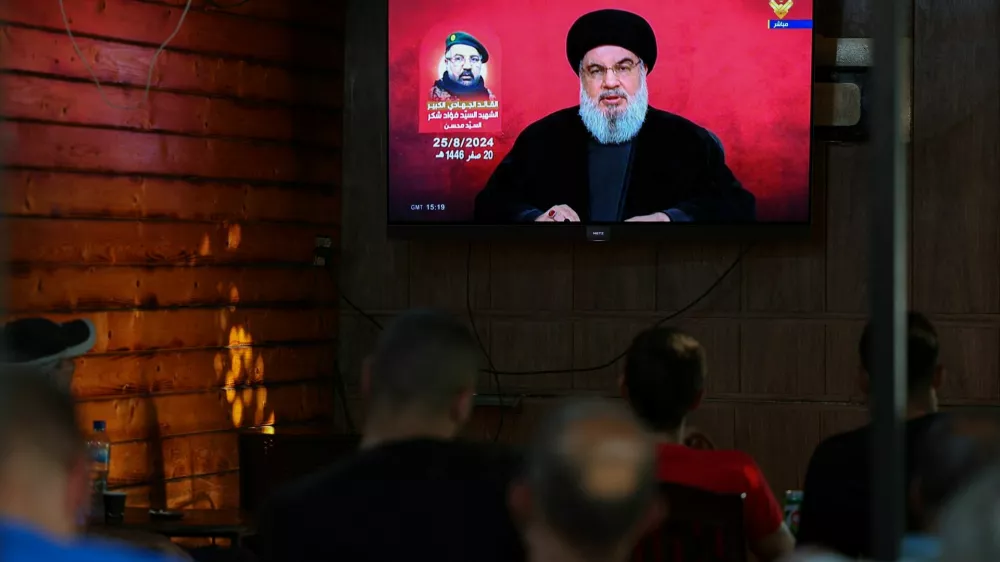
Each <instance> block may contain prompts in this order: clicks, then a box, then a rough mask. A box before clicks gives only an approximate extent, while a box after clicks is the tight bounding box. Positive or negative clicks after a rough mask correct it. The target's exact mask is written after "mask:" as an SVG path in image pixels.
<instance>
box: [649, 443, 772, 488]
mask: <svg viewBox="0 0 1000 562" xmlns="http://www.w3.org/2000/svg"><path fill="white" fill-rule="evenodd" d="M658 456H659V466H660V469H659V475H660V480H662V481H665V482H675V483H678V484H683V485H687V486H693V487H696V488H703V489H707V490H711V491H714V492H718V493H742V492H747V491H750V490H752V489H755V488H761V487H763V486H764V485H765V483H766V481H765V478H764V475H763V473H762V472H761V470H760V468H758V466H757V463H756V461H754V459H753V457H752V456H750V455H749V454H747V453H744V452H743V451H736V450H731V449H691V448H688V447H684V446H681V445H665V446H660V448H659V455H658Z"/></svg>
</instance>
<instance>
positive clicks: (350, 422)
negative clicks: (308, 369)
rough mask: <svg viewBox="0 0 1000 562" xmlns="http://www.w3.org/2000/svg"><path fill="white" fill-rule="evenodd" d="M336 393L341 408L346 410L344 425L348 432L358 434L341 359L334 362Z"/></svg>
mask: <svg viewBox="0 0 1000 562" xmlns="http://www.w3.org/2000/svg"><path fill="white" fill-rule="evenodd" d="M333 377H334V384H335V386H334V391H335V392H336V394H337V395H338V396H339V397H340V407H341V408H343V410H344V423H346V424H347V431H349V432H350V433H351V434H352V435H353V434H355V433H357V427H356V426H355V425H354V417H353V416H351V409H350V408H349V407H348V406H347V385H345V384H344V373H343V372H342V371H341V370H340V359H339V358H338V359H336V360H334V362H333Z"/></svg>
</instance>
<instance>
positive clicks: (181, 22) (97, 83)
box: [59, 0, 194, 111]
mask: <svg viewBox="0 0 1000 562" xmlns="http://www.w3.org/2000/svg"><path fill="white" fill-rule="evenodd" d="M193 3H194V0H187V4H185V5H184V11H182V12H181V17H180V19H178V20H177V27H175V28H174V31H173V33H171V34H170V35H169V36H168V37H167V38H166V40H165V41H163V43H161V44H160V46H159V47H158V48H157V49H156V52H155V53H153V58H152V59H151V60H150V61H149V73H148V74H147V75H146V87H145V88H144V89H143V92H142V100H141V101H139V103H138V104H136V105H118V104H116V103H113V102H112V101H111V100H110V99H108V96H107V93H106V92H105V91H104V86H103V85H102V84H101V79H100V78H98V77H97V72H96V71H94V67H93V66H91V65H90V62H89V61H87V57H85V56H83V51H82V50H80V45H78V44H77V42H76V36H74V35H73V29H72V28H71V26H70V23H69V16H68V15H66V3H65V0H59V11H60V12H61V13H62V20H63V25H64V26H65V27H66V34H67V35H69V42H70V43H71V44H72V45H73V50H74V51H76V56H77V57H79V58H80V62H82V63H83V66H85V67H86V68H87V72H88V73H90V77H91V78H92V79H93V80H94V85H95V86H97V93H98V94H100V96H101V101H103V102H104V104H105V105H107V106H108V107H110V108H112V109H123V110H127V111H132V110H136V109H140V108H141V107H142V106H143V105H145V104H146V102H147V101H149V90H150V88H152V86H153V71H154V70H156V61H157V60H158V59H159V58H160V55H161V54H162V53H163V50H164V49H166V48H167V45H169V44H170V42H171V41H173V40H174V37H177V34H178V33H180V31H181V26H182V25H184V18H186V17H187V15H188V12H190V11H191V4H193Z"/></svg>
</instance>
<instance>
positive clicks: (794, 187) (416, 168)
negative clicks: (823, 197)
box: [387, 0, 813, 239]
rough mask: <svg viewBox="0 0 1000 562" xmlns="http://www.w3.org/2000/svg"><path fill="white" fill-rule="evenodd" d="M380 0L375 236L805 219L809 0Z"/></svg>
mask: <svg viewBox="0 0 1000 562" xmlns="http://www.w3.org/2000/svg"><path fill="white" fill-rule="evenodd" d="M388 3H389V6H388V13H389V22H388V41H389V44H388V56H389V60H388V88H389V92H388V104H389V107H388V126H389V131H388V143H387V144H388V209H387V212H388V224H389V230H390V234H391V235H400V236H408V235H415V234H417V233H419V232H436V233H440V234H443V235H446V236H449V237H454V236H456V235H458V236H460V235H461V232H462V231H465V232H468V233H470V234H471V233H483V232H488V233H492V234H493V235H495V236H501V237H502V236H503V235H504V233H507V234H511V233H517V234H526V235H527V236H529V237H533V238H534V237H538V238H544V237H545V236H546V233H557V232H558V233H559V235H560V236H566V235H570V236H581V237H582V236H586V235H588V234H592V235H594V236H596V237H597V238H598V239H600V238H601V236H608V235H609V234H614V235H616V236H617V235H628V234H630V233H632V234H634V233H637V232H641V233H643V235H644V236H656V235H658V234H663V235H668V234H669V233H671V232H680V231H685V230H692V229H699V228H698V227H710V228H712V229H719V228H723V229H725V228H728V229H731V230H735V231H744V230H745V229H746V228H747V227H750V228H759V227H761V226H765V225H766V226H772V227H773V226H807V225H808V224H809V222H810V209H811V204H810V193H811V189H810V183H811V182H810V179H811V178H810V175H811V155H812V146H811V144H812V134H811V121H812V89H813V71H812V54H813V30H812V27H813V26H812V18H813V6H812V0H716V1H713V2H697V1H687V0H685V1H680V2H664V1H663V0H504V1H502V2H479V3H475V2H473V3H470V2H467V1H464V0H388ZM734 227H735V228H734Z"/></svg>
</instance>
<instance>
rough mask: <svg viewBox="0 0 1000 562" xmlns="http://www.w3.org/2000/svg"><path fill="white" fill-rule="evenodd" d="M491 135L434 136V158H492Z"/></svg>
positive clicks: (471, 159)
mask: <svg viewBox="0 0 1000 562" xmlns="http://www.w3.org/2000/svg"><path fill="white" fill-rule="evenodd" d="M495 142H496V141H495V140H494V138H493V137H434V138H433V140H432V148H434V149H435V150H434V158H435V159H441V160H459V161H463V162H471V161H473V160H493V158H494V153H493V145H494V144H495Z"/></svg>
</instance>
